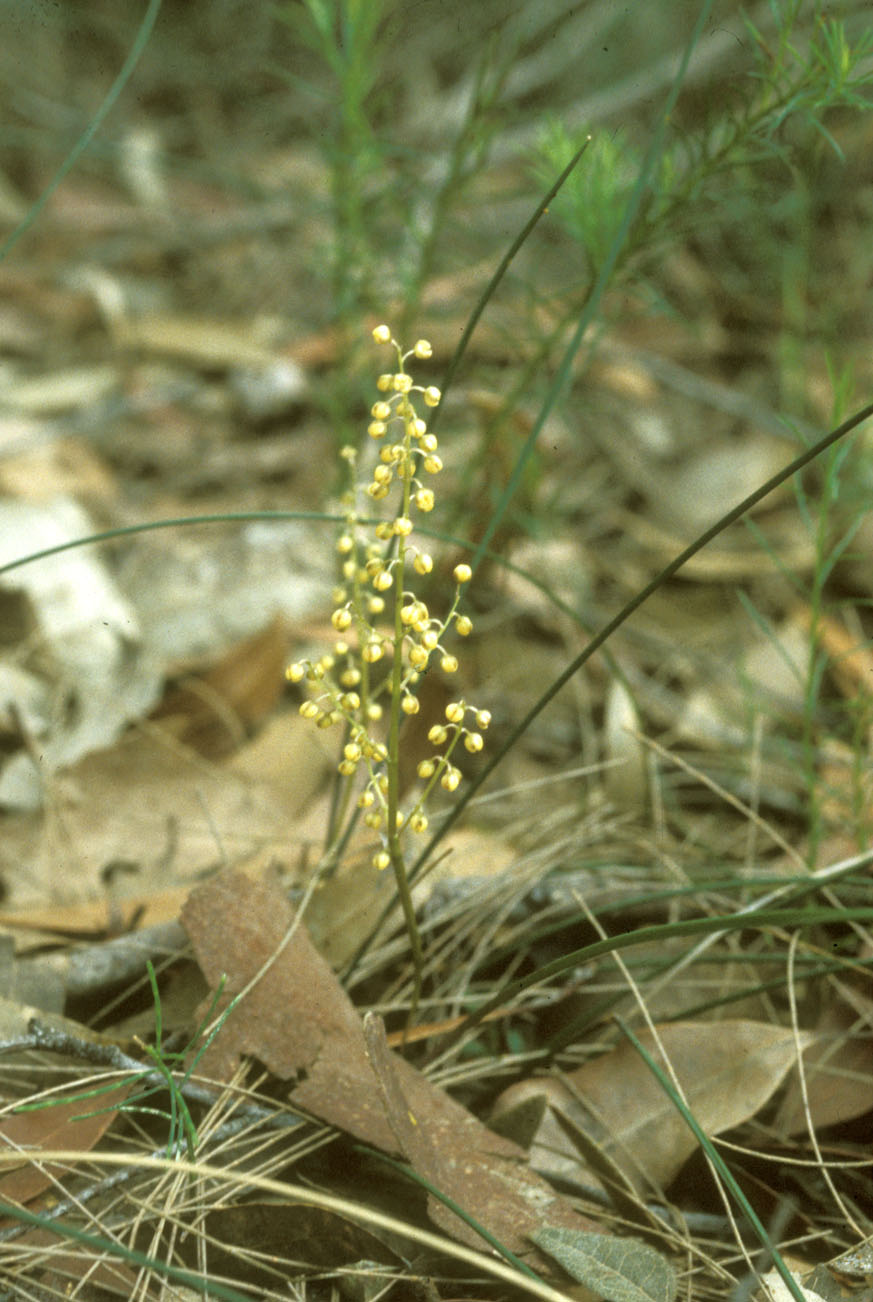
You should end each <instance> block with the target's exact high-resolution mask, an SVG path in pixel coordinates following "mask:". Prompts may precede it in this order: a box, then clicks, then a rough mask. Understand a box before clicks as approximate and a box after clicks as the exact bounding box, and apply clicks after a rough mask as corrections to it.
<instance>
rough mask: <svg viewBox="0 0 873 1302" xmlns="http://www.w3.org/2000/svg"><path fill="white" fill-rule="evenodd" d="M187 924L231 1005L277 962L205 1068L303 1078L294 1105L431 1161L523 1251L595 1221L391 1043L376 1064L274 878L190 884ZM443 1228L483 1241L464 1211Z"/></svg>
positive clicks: (227, 876)
mask: <svg viewBox="0 0 873 1302" xmlns="http://www.w3.org/2000/svg"><path fill="white" fill-rule="evenodd" d="M182 922H183V925H184V926H185V929H186V930H187V932H188V934H189V936H190V938H191V941H192V943H193V945H194V950H195V954H196V956H197V961H198V963H199V964H200V967H201V969H202V971H203V973H204V976H205V977H206V979H207V981H208V982H209V984H210V986H211V987H212V988H213V989H215V988H216V987H217V986H218V984H219V982H220V980H221V978H222V975H225V976H226V983H225V989H224V993H223V995H222V1004H221V1006H222V1007H226V1005H227V1003H228V1001H229V1000H230V999H231V998H232V997H233V996H234V995H235V994H237V993H239V992H240V991H241V990H242V989H243V988H244V987H245V986H246V985H247V984H248V983H249V981H250V980H251V978H252V977H254V976H255V975H256V974H257V973H258V972H259V971H261V969H262V968H263V967H264V965H265V964H267V963H268V961H269V960H272V962H270V964H269V967H268V968H267V970H266V971H264V974H263V975H262V976H261V977H260V979H259V980H258V981H257V983H256V984H255V986H254V987H253V989H252V990H251V991H250V992H249V993H248V994H247V995H246V996H245V998H244V1000H243V1001H242V1003H241V1004H240V1005H239V1006H238V1007H237V1008H236V1009H234V1010H233V1011H232V1012H231V1014H230V1015H229V1017H228V1019H227V1021H226V1022H225V1023H224V1025H223V1026H222V1028H221V1030H220V1031H219V1033H218V1034H217V1035H216V1037H215V1039H214V1040H213V1042H212V1044H211V1045H210V1047H209V1049H208V1050H207V1051H206V1053H205V1054H204V1056H203V1058H202V1059H201V1062H200V1066H199V1070H200V1071H201V1072H202V1073H203V1074H204V1075H207V1076H211V1077H213V1078H217V1079H220V1080H229V1079H230V1078H231V1076H232V1075H233V1074H234V1072H235V1071H236V1069H237V1067H238V1065H239V1060H240V1056H241V1055H242V1054H250V1055H252V1056H253V1057H255V1058H257V1059H258V1060H259V1061H260V1062H261V1063H263V1064H264V1066H265V1067H267V1068H268V1069H269V1070H270V1071H271V1072H273V1073H274V1075H276V1076H278V1077H280V1078H281V1079H282V1080H291V1081H293V1082H295V1083H294V1085H293V1088H292V1090H291V1092H290V1096H289V1097H290V1101H291V1103H292V1104H293V1105H294V1106H295V1107H299V1108H300V1109H302V1110H303V1111H304V1112H307V1113H309V1114H311V1115H312V1116H315V1117H318V1118H319V1120H321V1121H325V1122H327V1123H329V1124H330V1125H334V1126H338V1127H339V1128H340V1129H342V1130H345V1131H347V1132H348V1133H349V1134H352V1135H354V1136H356V1137H357V1138H358V1139H361V1140H364V1141H365V1142H366V1143H369V1144H372V1145H373V1146H374V1147H376V1148H379V1149H382V1150H383V1151H385V1152H389V1153H403V1154H404V1155H405V1156H406V1157H407V1158H408V1159H409V1160H410V1161H411V1162H412V1163H413V1165H417V1164H418V1163H421V1164H422V1165H423V1166H424V1167H425V1168H426V1170H425V1171H422V1172H421V1174H423V1175H424V1176H425V1178H432V1179H433V1180H434V1183H437V1184H439V1185H440V1187H441V1188H445V1189H446V1192H448V1193H449V1194H450V1196H453V1197H455V1198H456V1200H457V1201H458V1202H459V1203H460V1204H461V1205H462V1206H463V1207H464V1208H465V1210H466V1211H468V1212H469V1213H470V1215H472V1216H473V1217H474V1218H475V1219H476V1220H477V1221H478V1222H479V1223H480V1224H482V1225H484V1226H485V1227H486V1229H488V1230H489V1231H490V1232H491V1233H492V1234H494V1235H496V1236H497V1237H498V1238H500V1239H501V1241H502V1242H503V1243H504V1244H505V1245H506V1246H507V1247H509V1248H510V1249H511V1251H513V1252H516V1253H521V1254H528V1255H529V1254H530V1251H531V1249H530V1243H529V1239H528V1236H529V1235H530V1234H532V1233H533V1232H534V1231H535V1230H537V1229H538V1228H541V1227H542V1226H545V1225H549V1226H556V1227H559V1228H560V1227H563V1228H567V1229H577V1230H586V1229H591V1228H592V1226H591V1225H590V1223H589V1222H588V1221H586V1220H585V1218H584V1217H582V1216H580V1215H579V1214H578V1213H577V1212H576V1211H575V1210H574V1209H573V1208H572V1207H571V1206H570V1205H569V1203H567V1202H566V1201H565V1200H564V1199H563V1198H561V1197H560V1196H559V1195H557V1194H556V1193H555V1192H554V1190H553V1189H551V1188H550V1186H549V1185H548V1184H546V1182H545V1181H544V1180H542V1179H541V1178H540V1177H539V1176H537V1175H535V1174H534V1173H533V1172H531V1171H530V1169H529V1168H528V1167H527V1165H526V1163H525V1160H524V1152H523V1150H522V1149H520V1148H519V1147H518V1146H517V1145H516V1144H513V1143H511V1142H510V1141H509V1140H507V1139H503V1138H501V1137H500V1136H499V1135H496V1134H494V1133H493V1132H492V1131H490V1130H488V1128H487V1127H486V1126H484V1125H483V1124H482V1123H481V1122H480V1121H478V1120H477V1119H476V1118H475V1117H474V1116H473V1115H472V1114H471V1113H469V1112H468V1111H467V1110H466V1109H465V1108H463V1107H462V1106H461V1105H460V1104H459V1103H456V1102H455V1101H454V1100H453V1099H451V1098H450V1097H449V1096H448V1094H446V1093H445V1092H444V1091H443V1090H441V1089H439V1088H438V1087H437V1086H435V1085H433V1084H431V1083H430V1081H428V1080H427V1078H426V1077H425V1076H423V1075H422V1074H421V1073H420V1072H418V1071H416V1070H415V1068H413V1067H411V1066H410V1065H409V1064H408V1063H407V1062H405V1061H404V1060H403V1059H402V1058H401V1057H399V1056H398V1055H397V1054H394V1053H391V1052H390V1050H388V1048H387V1046H383V1047H382V1048H378V1049H377V1050H376V1053H377V1055H378V1072H377V1071H374V1066H373V1063H372V1061H371V1056H370V1055H369V1054H368V1050H367V1043H366V1040H365V1037H364V1030H363V1026H362V1024H361V1020H360V1017H359V1016H358V1013H357V1011H356V1009H355V1007H354V1005H353V1004H352V1003H351V1001H350V1000H349V998H348V996H347V995H346V994H345V992H344V991H343V989H342V987H341V986H340V985H339V982H338V981H337V979H336V977H335V975H334V973H333V972H332V971H331V969H330V967H329V966H328V964H327V963H326V962H325V960H324V959H323V958H322V957H321V955H320V954H319V953H318V952H317V950H316V949H315V948H314V947H313V945H312V943H311V941H310V940H309V937H308V935H307V933H306V931H305V929H304V928H303V926H302V924H301V925H298V926H296V928H293V930H292V927H293V922H294V919H293V915H292V912H291V908H290V906H289V904H288V902H287V900H286V899H285V896H284V895H283V894H282V892H281V891H280V890H279V889H278V888H277V887H276V886H273V885H271V884H268V883H266V882H252V881H249V880H248V879H247V878H245V877H243V876H241V875H240V874H237V873H224V874H221V875H220V876H218V877H215V878H213V879H211V880H210V881H208V882H206V883H204V884H203V885H202V886H199V887H198V888H197V889H196V890H195V891H193V892H192V894H191V897H190V899H189V900H188V902H187V904H186V905H185V908H184V909H183V911H182ZM383 1048H384V1052H383ZM410 1116H411V1117H413V1118H414V1122H412V1121H410V1120H409V1118H410ZM410 1126H414V1130H415V1135H416V1141H417V1143H415V1144H413V1143H411V1142H410V1129H409V1128H410ZM445 1228H447V1229H449V1230H450V1232H451V1233H452V1234H454V1235H456V1236H457V1237H458V1238H462V1239H463V1240H464V1241H465V1242H471V1243H472V1242H475V1245H476V1247H479V1248H481V1247H482V1240H481V1238H480V1237H479V1236H478V1235H472V1237H471V1234H472V1232H471V1231H470V1230H469V1228H468V1227H467V1226H466V1225H464V1224H462V1223H460V1222H458V1220H457V1218H456V1217H454V1216H452V1217H451V1224H449V1222H448V1220H446V1226H445Z"/></svg>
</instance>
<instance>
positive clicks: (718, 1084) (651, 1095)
mask: <svg viewBox="0 0 873 1302" xmlns="http://www.w3.org/2000/svg"><path fill="white" fill-rule="evenodd" d="M658 1034H659V1038H660V1040H661V1043H662V1044H663V1046H664V1051H665V1053H666V1054H667V1056H668V1058H669V1060H670V1062H671V1063H672V1065H673V1069H674V1071H675V1072H676V1075H677V1077H678V1079H679V1081H680V1083H681V1085H682V1088H683V1090H684V1091H685V1096H686V1099H687V1102H688V1105H689V1107H690V1108H691V1110H692V1112H693V1113H694V1115H695V1117H696V1118H697V1120H698V1122H699V1123H700V1125H701V1126H702V1128H703V1130H704V1131H705V1132H706V1133H707V1134H708V1135H718V1134H721V1133H722V1132H723V1131H725V1130H730V1129H731V1128H732V1127H734V1126H738V1125H740V1124H741V1123H742V1122H744V1121H747V1120H748V1119H749V1117H752V1116H754V1115H755V1113H756V1112H757V1111H758V1110H759V1108H761V1107H763V1105H764V1104H765V1103H766V1102H767V1100H768V1099H769V1098H770V1097H771V1096H772V1094H773V1092H774V1091H775V1090H776V1089H777V1088H778V1087H779V1085H780V1083H781V1082H782V1080H783V1079H784V1078H785V1076H786V1074H787V1072H788V1071H789V1070H790V1068H791V1066H792V1065H793V1063H794V1061H795V1056H796V1046H795V1042H794V1035H793V1033H792V1031H791V1030H790V1029H786V1028H785V1027H781V1026H771V1025H769V1024H768V1023H766V1022H750V1021H724V1022H677V1023H673V1024H670V1025H668V1026H662V1027H660V1028H659V1031H658ZM639 1039H640V1041H641V1043H642V1044H643V1045H644V1046H645V1047H646V1048H647V1049H648V1051H649V1052H650V1053H651V1054H652V1056H653V1057H654V1059H655V1061H656V1062H660V1061H662V1060H661V1057H660V1053H659V1051H658V1049H657V1047H656V1045H655V1042H654V1038H653V1036H652V1034H651V1032H650V1031H648V1030H644V1031H641V1032H640V1034H639ZM813 1039H814V1036H813V1035H811V1034H809V1033H802V1034H801V1038H800V1043H801V1047H804V1046H806V1045H807V1044H810V1043H811V1042H812V1040H813ZM535 1093H545V1094H546V1095H547V1097H548V1099H549V1103H550V1105H551V1107H552V1108H554V1109H560V1110H562V1111H564V1112H565V1113H566V1114H567V1115H568V1116H569V1117H570V1119H571V1120H572V1121H573V1122H574V1123H575V1125H577V1126H579V1127H581V1128H583V1129H584V1130H586V1131H587V1132H588V1134H589V1135H591V1137H592V1138H593V1139H594V1140H595V1141H596V1143H597V1144H598V1145H599V1147H601V1148H602V1149H603V1150H604V1152H605V1153H606V1154H607V1156H608V1157H609V1158H611V1160H612V1161H613V1162H614V1163H615V1164H616V1165H617V1166H619V1167H620V1168H621V1169H622V1170H623V1171H624V1172H625V1174H626V1175H627V1176H628V1178H629V1179H631V1180H632V1181H633V1183H634V1185H635V1186H636V1187H637V1188H638V1189H639V1188H641V1187H644V1186H645V1184H646V1183H648V1184H649V1185H650V1186H654V1187H655V1188H656V1189H660V1188H663V1187H664V1186H665V1185H667V1184H669V1183H670V1181H671V1180H672V1179H673V1177H674V1176H675V1175H676V1173H677V1172H678V1170H679V1168H680V1167H681V1166H682V1164H683V1163H684V1162H685V1161H686V1159H687V1158H689V1157H690V1156H691V1154H692V1153H693V1152H694V1150H695V1148H696V1147H697V1140H696V1139H695V1137H694V1135H693V1134H692V1132H691V1131H690V1130H689V1129H688V1127H687V1126H686V1124H685V1122H684V1121H683V1119H682V1117H681V1115H680V1113H679V1112H677V1110H676V1109H675V1107H674V1106H673V1104H672V1103H671V1101H670V1099H669V1097H668V1096H667V1095H666V1094H665V1093H664V1091H663V1090H662V1089H661V1087H660V1085H659V1084H658V1082H657V1080H656V1079H655V1077H654V1076H653V1075H652V1073H651V1072H650V1071H649V1069H648V1068H647V1067H646V1064H645V1063H644V1062H643V1059H642V1058H641V1057H640V1056H639V1054H638V1053H637V1052H636V1050H635V1049H634V1048H633V1046H632V1045H631V1044H629V1043H628V1042H626V1041H625V1042H622V1043H621V1044H619V1045H617V1046H616V1048H614V1049H612V1050H611V1051H610V1052H609V1053H605V1054H603V1055H602V1056H601V1057H599V1058H595V1059H594V1060H593V1061H592V1062H589V1063H586V1064H585V1066H584V1067H580V1068H579V1069H578V1070H577V1071H574V1072H571V1073H569V1074H568V1075H566V1076H564V1077H563V1078H562V1079H561V1080H533V1081H528V1082H523V1083H522V1084H520V1085H514V1086H512V1087H511V1088H510V1089H508V1090H506V1091H505V1092H504V1093H503V1094H502V1095H501V1096H500V1099H499V1100H498V1102H497V1106H496V1108H495V1117H496V1118H497V1117H499V1113H500V1112H501V1111H503V1110H504V1109H505V1108H507V1107H515V1106H517V1105H518V1103H519V1102H520V1100H521V1099H522V1098H523V1097H526V1096H529V1095H531V1094H535ZM531 1161H532V1163H533V1165H534V1166H535V1168H536V1169H537V1170H539V1171H544V1172H549V1173H552V1174H557V1173H558V1172H560V1174H562V1175H564V1176H566V1175H568V1174H570V1173H571V1171H572V1169H573V1165H574V1163H575V1165H576V1174H577V1178H578V1175H579V1172H580V1169H581V1168H580V1163H579V1161H578V1158H577V1157H576V1154H575V1150H574V1149H573V1146H572V1144H571V1142H570V1141H569V1140H568V1138H567V1137H566V1135H565V1133H564V1131H563V1130H562V1128H561V1127H560V1126H559V1125H558V1124H557V1122H556V1120H555V1118H554V1117H548V1116H547V1118H546V1120H545V1121H544V1123H543V1126H542V1127H541V1128H540V1131H539V1133H538V1135H537V1140H536V1142H535V1144H534V1145H533V1147H532V1149H531ZM592 1178H593V1177H591V1176H588V1182H589V1183H590V1182H591V1180H592Z"/></svg>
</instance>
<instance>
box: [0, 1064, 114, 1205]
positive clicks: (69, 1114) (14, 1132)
mask: <svg viewBox="0 0 873 1302" xmlns="http://www.w3.org/2000/svg"><path fill="white" fill-rule="evenodd" d="M129 1092H130V1086H127V1085H123V1084H122V1085H119V1088H118V1090H117V1091H116V1092H114V1093H113V1094H112V1095H110V1096H109V1098H110V1099H111V1103H110V1104H109V1105H108V1106H107V1096H105V1095H99V1096H98V1097H97V1098H96V1099H82V1098H79V1099H71V1100H70V1101H68V1102H54V1103H52V1104H51V1105H49V1104H47V1105H46V1106H45V1107H44V1108H40V1109H39V1110H38V1111H34V1112H7V1113H6V1114H5V1115H4V1116H3V1117H2V1118H0V1150H5V1151H7V1152H8V1151H9V1150H10V1149H12V1150H19V1149H22V1150H27V1151H24V1152H22V1154H21V1165H20V1166H13V1167H12V1168H11V1169H10V1168H9V1167H8V1166H7V1165H6V1163H4V1168H5V1170H6V1174H5V1175H3V1176H0V1201H3V1202H8V1203H16V1204H18V1205H19V1206H24V1205H25V1204H26V1203H29V1202H32V1201H33V1199H34V1198H37V1197H38V1196H39V1195H40V1194H41V1193H44V1192H45V1190H46V1189H50V1188H51V1187H52V1186H53V1185H56V1184H57V1183H58V1182H63V1180H64V1178H65V1176H67V1175H68V1174H69V1170H68V1168H67V1167H66V1166H57V1165H52V1164H42V1163H40V1161H39V1154H40V1150H42V1149H45V1150H51V1149H64V1150H66V1151H68V1152H72V1151H74V1150H77V1151H79V1152H81V1153H82V1154H85V1153H90V1151H91V1149H92V1148H94V1146H95V1144H96V1143H97V1142H98V1140H99V1139H101V1138H102V1137H103V1135H105V1133H106V1131H107V1130H108V1129H109V1127H110V1126H111V1125H112V1123H113V1121H114V1120H115V1118H116V1116H117V1114H118V1107H119V1105H120V1104H121V1103H122V1102H123V1101H124V1099H125V1098H126V1097H127V1095H128V1093H129ZM104 1108H106V1111H103V1110H102V1109H104ZM89 1112H92V1113H93V1112H96V1115H92V1116H87V1115H85V1114H87V1113H89Z"/></svg>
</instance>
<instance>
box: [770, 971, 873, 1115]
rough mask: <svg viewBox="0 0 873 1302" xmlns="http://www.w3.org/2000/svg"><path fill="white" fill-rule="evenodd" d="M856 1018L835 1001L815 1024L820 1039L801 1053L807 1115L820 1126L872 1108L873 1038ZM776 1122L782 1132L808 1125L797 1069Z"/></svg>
mask: <svg viewBox="0 0 873 1302" xmlns="http://www.w3.org/2000/svg"><path fill="white" fill-rule="evenodd" d="M855 997H856V998H860V995H858V994H857V993H856V996H855ZM868 1017H869V1011H868ZM858 1021H859V1019H858V1016H857V1014H856V1013H855V1012H854V1011H853V1010H852V1009H850V1008H848V1007H847V1006H846V1005H845V1004H833V1005H831V1006H830V1007H829V1008H827V1009H826V1010H825V1011H824V1013H823V1014H822V1017H821V1019H820V1020H819V1023H818V1025H817V1027H816V1033H817V1035H818V1037H819V1038H818V1039H817V1040H816V1043H815V1044H813V1045H810V1047H809V1048H808V1049H807V1051H806V1053H804V1055H803V1068H804V1073H805V1076H806V1097H807V1103H808V1105H809V1115H810V1117H811V1118H812V1124H813V1126H814V1127H815V1128H816V1130H820V1129H821V1128H822V1126H833V1125H837V1124H839V1123H840V1122H842V1121H851V1120H853V1118H855V1117H860V1116H861V1115H862V1114H863V1113H864V1112H868V1111H869V1110H870V1108H873V1041H871V1038H870V1032H869V1030H868V1029H867V1027H865V1026H863V1025H862V1026H859V1024H858ZM776 1126H777V1127H778V1129H779V1130H780V1131H781V1133H782V1134H784V1135H794V1134H797V1133H798V1131H805V1130H806V1128H807V1120H806V1111H805V1108H804V1104H803V1094H802V1092H801V1088H800V1079H799V1077H798V1074H797V1072H793V1073H792V1075H791V1079H790V1080H789V1082H788V1088H787V1089H786V1091H785V1097H784V1098H783V1099H782V1100H781V1107H780V1110H779V1115H778V1118H777V1121H776Z"/></svg>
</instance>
